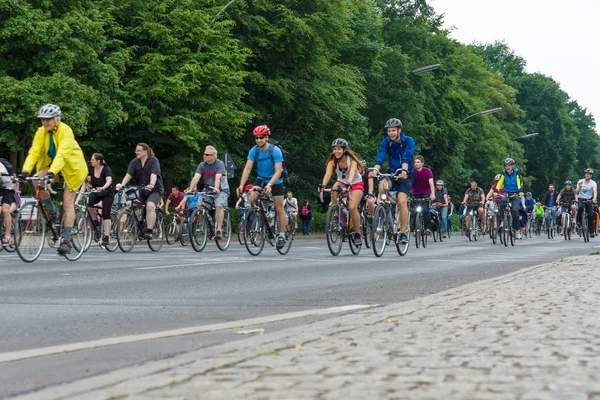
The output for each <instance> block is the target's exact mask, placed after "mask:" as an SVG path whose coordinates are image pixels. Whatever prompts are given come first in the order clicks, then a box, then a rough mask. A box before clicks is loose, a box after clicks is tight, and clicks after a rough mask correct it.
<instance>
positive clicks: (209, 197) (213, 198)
mask: <svg viewBox="0 0 600 400" xmlns="http://www.w3.org/2000/svg"><path fill="white" fill-rule="evenodd" d="M228 201H229V192H227V191H225V192H221V193H219V194H216V193H214V194H212V192H211V194H209V193H208V192H206V191H204V190H203V191H201V192H200V193H199V197H198V203H196V207H199V206H200V204H204V203H208V204H211V205H214V206H215V207H219V208H222V209H223V210H226V209H227V203H228Z"/></svg>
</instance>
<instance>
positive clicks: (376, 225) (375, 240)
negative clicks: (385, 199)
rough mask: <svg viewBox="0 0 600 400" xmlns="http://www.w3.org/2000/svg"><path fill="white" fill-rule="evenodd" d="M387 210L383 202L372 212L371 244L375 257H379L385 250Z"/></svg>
mask: <svg viewBox="0 0 600 400" xmlns="http://www.w3.org/2000/svg"><path fill="white" fill-rule="evenodd" d="M386 218H387V212H386V209H385V206H384V205H383V204H378V205H377V207H376V208H375V211H374V212H373V221H372V222H371V246H372V247H373V254H375V257H381V256H382V255H383V253H384V252H385V246H386V245H387V234H388V231H387V226H386Z"/></svg>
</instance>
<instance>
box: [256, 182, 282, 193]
mask: <svg viewBox="0 0 600 400" xmlns="http://www.w3.org/2000/svg"><path fill="white" fill-rule="evenodd" d="M267 183H269V182H265V181H263V180H262V179H260V178H257V179H256V182H254V186H259V187H261V188H264V187H265V186H267ZM271 194H272V195H273V196H283V183H276V184H274V185H271Z"/></svg>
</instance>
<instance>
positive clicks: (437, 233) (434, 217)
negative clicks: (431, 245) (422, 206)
mask: <svg viewBox="0 0 600 400" xmlns="http://www.w3.org/2000/svg"><path fill="white" fill-rule="evenodd" d="M429 213H430V214H431V236H432V237H433V241H434V242H442V240H443V239H442V220H441V218H440V215H441V213H440V212H439V211H438V209H437V206H436V207H432V208H431V209H429Z"/></svg>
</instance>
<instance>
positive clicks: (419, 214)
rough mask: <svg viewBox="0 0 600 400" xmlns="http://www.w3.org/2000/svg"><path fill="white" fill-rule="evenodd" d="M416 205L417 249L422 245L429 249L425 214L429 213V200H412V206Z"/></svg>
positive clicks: (414, 209)
mask: <svg viewBox="0 0 600 400" xmlns="http://www.w3.org/2000/svg"><path fill="white" fill-rule="evenodd" d="M412 203H414V204H415V206H414V208H413V211H414V212H413V214H414V219H415V246H416V247H417V249H418V248H419V246H420V244H422V245H423V248H425V247H427V233H426V232H425V217H424V215H423V213H424V212H429V205H430V200H429V199H415V198H413V199H411V204H412Z"/></svg>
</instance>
